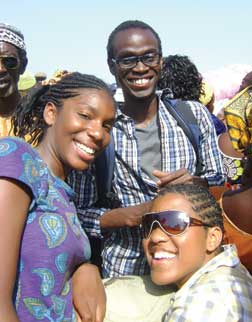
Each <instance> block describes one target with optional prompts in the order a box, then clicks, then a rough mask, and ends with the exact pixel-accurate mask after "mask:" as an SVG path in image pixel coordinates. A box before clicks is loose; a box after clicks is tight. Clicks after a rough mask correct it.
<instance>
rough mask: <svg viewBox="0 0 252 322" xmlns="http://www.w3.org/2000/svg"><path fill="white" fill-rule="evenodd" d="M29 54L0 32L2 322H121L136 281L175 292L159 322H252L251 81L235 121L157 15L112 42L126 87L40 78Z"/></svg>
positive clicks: (114, 66)
mask: <svg viewBox="0 0 252 322" xmlns="http://www.w3.org/2000/svg"><path fill="white" fill-rule="evenodd" d="M27 57H29V55H28V54H27V52H26V46H25V41H24V36H23V34H22V33H21V32H20V31H19V30H18V29H17V28H15V27H13V26H10V25H8V24H5V23H1V24H0V117H1V119H0V137H1V139H0V165H1V167H0V168H1V174H0V201H1V203H0V204H1V215H0V281H1V283H0V316H1V321H4V322H18V321H20V322H32V321H33V322H34V321H37V320H39V321H55V322H63V321H73V322H74V321H77V322H81V321H82V322H84V321H85V322H87V321H92V322H100V321H107V322H109V321H110V322H123V319H121V318H120V320H118V318H116V319H110V318H109V316H108V312H111V307H109V305H110V303H117V302H118V300H119V298H120V293H118V292H117V293H115V292H113V293H111V285H112V284H113V283H117V282H118V281H119V282H120V281H121V280H120V279H121V278H122V277H127V276H131V278H132V276H134V277H135V279H134V278H132V281H136V280H137V279H139V278H140V279H142V281H143V280H144V281H145V282H146V281H148V282H146V283H154V284H156V285H160V293H159V291H157V294H156V297H157V298H158V296H159V294H160V296H161V293H162V294H163V293H164V290H163V288H162V286H169V288H167V290H166V291H165V293H166V294H167V296H168V298H167V299H169V301H168V302H167V304H166V305H165V307H164V308H163V309H162V310H160V314H159V315H158V317H157V316H156V317H155V318H153V319H152V320H150V319H149V318H150V315H149V316H148V310H147V308H146V311H144V312H143V315H144V314H145V312H146V319H145V318H144V319H143V321H145V322H146V321H150V322H158V321H160V322H161V321H163V322H164V321H165V322H168V321H169V322H171V321H188V322H189V321H194V322H197V321H203V320H204V321H216V320H218V321H234V322H237V321H243V322H246V321H251V319H252V276H251V273H252V246H251V245H252V221H251V219H250V208H251V201H250V200H251V193H252V175H251V173H252V77H251V76H252V72H251V73H249V74H247V75H246V76H245V77H244V79H243V80H241V87H240V89H239V91H238V93H237V94H236V95H235V97H234V98H233V99H232V100H230V101H229V102H228V103H227V104H226V105H225V106H224V107H223V109H224V114H225V118H224V119H222V120H221V119H220V118H218V116H216V115H214V113H213V111H214V108H213V107H214V91H213V89H212V88H211V86H210V85H209V84H208V83H207V82H206V81H205V80H204V78H203V77H202V75H201V74H200V72H199V71H198V69H197V67H196V65H195V64H194V63H193V62H192V61H191V60H190V58H189V57H188V56H183V55H170V56H164V55H163V51H162V42H161V39H160V37H159V35H158V33H157V32H156V31H155V30H154V29H153V28H152V27H151V26H150V25H148V24H147V23H145V22H143V21H139V20H128V21H124V22H122V23H121V24H119V25H118V26H117V27H116V28H115V29H114V30H113V31H112V32H111V34H110V35H109V37H108V43H107V63H108V68H109V70H110V72H111V74H112V75H113V76H114V77H115V85H116V86H115V88H114V86H113V87H112V86H110V85H109V84H107V83H106V82H104V81H103V80H101V79H100V78H98V77H96V76H95V75H89V74H85V73H82V72H80V71H67V70H65V69H64V66H63V69H61V70H57V71H56V72H55V74H54V75H53V77H48V78H47V76H46V75H45V74H44V73H37V74H36V75H34V76H33V75H31V74H29V73H28V72H25V70H26V66H27V64H28V58H27ZM118 89H120V90H121V96H120V100H118V99H117V97H118V96H117V95H116V92H117V90H118ZM181 111H182V112H181ZM230 160H231V161H230ZM238 161H239V162H238ZM146 276H150V278H151V280H150V279H148V280H146ZM102 279H105V280H104V281H106V282H102ZM123 285H124V286H123ZM124 287H125V290H126V289H127V287H128V284H127V283H124V284H122V286H121V288H120V290H121V292H124V290H123V288H124ZM157 289H158V290H159V288H157ZM161 290H162V292H161ZM125 294H127V291H125ZM147 295H148V287H147V288H146V289H145V290H143V292H142V294H141V296H142V297H143V298H144V297H145V296H147ZM128 297H129V301H128V302H127V307H126V308H125V315H126V316H127V311H129V310H131V308H130V306H131V305H135V303H133V300H131V296H130V295H129V296H128ZM106 298H107V307H106ZM149 301H150V300H149ZM153 301H154V299H153ZM114 310H119V306H118V307H117V306H116V305H115V306H114ZM106 312H107V313H106ZM119 313H121V316H122V315H123V314H122V313H123V312H119ZM117 316H120V314H119V315H117ZM141 321H142V320H141ZM131 322H139V320H138V319H137V317H136V318H135V319H134V317H132V319H131Z"/></svg>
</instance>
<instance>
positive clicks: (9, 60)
mask: <svg viewBox="0 0 252 322" xmlns="http://www.w3.org/2000/svg"><path fill="white" fill-rule="evenodd" d="M0 60H1V62H2V64H3V65H4V67H5V68H6V69H16V68H18V65H19V61H18V59H17V58H16V57H14V56H0Z"/></svg>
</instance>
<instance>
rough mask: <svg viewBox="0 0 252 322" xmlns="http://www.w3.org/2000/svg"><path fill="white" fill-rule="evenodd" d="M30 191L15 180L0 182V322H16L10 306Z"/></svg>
mask: <svg viewBox="0 0 252 322" xmlns="http://www.w3.org/2000/svg"><path fill="white" fill-rule="evenodd" d="M30 202H31V194H30V191H29V190H28V189H27V188H26V187H25V186H24V185H22V184H21V183H19V182H18V181H15V180H11V179H6V178H3V177H1V178H0V281H1V282H0V317H1V321H2V322H16V321H19V320H18V317H17V315H16V311H15V308H14V305H13V302H12V293H13V288H14V284H15V280H16V271H17V264H18V260H19V250H20V243H21V236H22V232H23V228H24V224H25V221H26V218H27V212H28V209H29V205H30Z"/></svg>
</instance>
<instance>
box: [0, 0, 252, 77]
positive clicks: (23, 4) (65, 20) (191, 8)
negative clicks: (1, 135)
mask: <svg viewBox="0 0 252 322" xmlns="http://www.w3.org/2000/svg"><path fill="white" fill-rule="evenodd" d="M1 2H2V3H1V9H0V10H1V18H0V20H1V22H5V23H9V24H12V25H14V26H16V27H18V28H19V29H20V30H21V31H22V32H23V34H24V36H25V42H26V46H27V53H28V58H29V63H28V66H27V70H28V71H29V72H31V73H33V74H34V73H36V72H45V73H46V74H47V75H48V76H51V75H52V74H53V72H54V71H55V70H57V69H67V70H69V71H79V72H82V73H88V74H94V75H96V76H98V77H101V78H102V79H104V80H105V81H107V82H113V81H114V78H113V76H112V75H111V74H110V72H109V69H108V67H107V63H106V45H107V39H108V37H109V35H110V33H111V32H112V30H113V29H114V28H115V27H116V26H117V25H118V24H120V23H121V22H123V21H125V20H135V19H136V20H142V21H144V22H146V23H148V24H150V25H151V26H152V27H153V28H154V29H155V30H156V31H157V32H158V34H159V36H160V38H161V41H162V47H163V55H164V56H167V55H170V54H180V55H187V56H189V57H190V59H191V60H192V61H193V62H194V63H195V64H196V66H197V67H198V70H199V71H200V72H201V73H203V74H204V73H205V72H208V71H212V70H216V69H218V68H221V67H223V66H228V65H232V64H252V41H251V34H252V33H251V29H252V28H251V19H252V18H251V16H252V1H251V0H249V1H248V0H240V1H237V0H229V1H227V0H211V1H210V0H205V1H204V0H202V1H200V0H191V1H186V0H182V1H179V0H173V1H170V0H156V1H155V0H151V1H150V0H117V1H115V0H107V1H106V0H90V1H86V0H41V1H38V0H2V1H1Z"/></svg>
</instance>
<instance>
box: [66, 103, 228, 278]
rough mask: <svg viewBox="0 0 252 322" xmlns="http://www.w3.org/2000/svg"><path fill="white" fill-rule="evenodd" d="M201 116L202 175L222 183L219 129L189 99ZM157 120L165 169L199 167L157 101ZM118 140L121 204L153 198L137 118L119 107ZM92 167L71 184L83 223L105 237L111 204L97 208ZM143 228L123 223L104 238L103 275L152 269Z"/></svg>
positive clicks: (91, 232) (117, 176) (117, 174)
mask: <svg viewBox="0 0 252 322" xmlns="http://www.w3.org/2000/svg"><path fill="white" fill-rule="evenodd" d="M188 104H189V105H190V107H191V109H192V111H193V113H194V115H195V117H196V119H197V120H198V124H199V128H200V132H201V137H200V151H199V152H200V153H199V154H200V155H201V159H202V160H203V163H204V164H203V175H202V177H204V178H206V179H207V181H208V183H209V185H221V184H222V183H223V182H224V174H223V168H222V159H221V155H220V153H219V150H218V147H217V138H216V134H215V129H214V126H213V123H212V120H211V117H210V114H209V113H208V111H207V110H206V108H205V107H204V106H203V105H201V104H200V103H198V102H188ZM158 120H159V126H160V141H161V170H162V171H165V172H170V171H175V170H178V169H180V168H182V167H185V168H187V169H188V171H189V172H190V173H191V174H194V173H195V170H196V163H197V159H196V155H195V152H194V149H193V147H192V145H191V143H190V141H189V139H188V137H187V136H186V135H185V133H184V131H183V130H182V129H181V128H180V127H179V126H178V125H177V122H176V120H175V119H174V118H173V117H172V116H171V115H170V113H169V112H168V111H167V108H166V107H165V106H164V104H163V102H162V101H160V102H159V109H158ZM113 136H114V141H115V151H116V152H115V169H114V180H113V190H114V192H115V193H116V194H117V196H118V198H119V200H120V201H121V204H122V207H128V206H134V205H137V204H140V203H143V202H146V201H149V200H152V199H153V198H154V197H155V196H156V194H157V186H156V183H155V182H154V181H153V180H152V179H151V178H150V177H148V176H147V174H145V173H143V172H142V170H141V165H140V155H141V151H140V147H139V145H138V141H137V138H136V135H135V125H134V121H133V119H131V118H130V117H128V116H126V115H124V114H123V113H122V112H121V110H120V109H118V111H117V117H116V123H115V126H114V128H113ZM94 172H95V169H94V166H93V167H92V168H91V169H90V170H88V171H86V175H83V173H81V172H73V173H72V174H71V176H70V177H69V184H70V185H71V186H72V187H73V189H74V190H75V192H76V200H75V201H76V207H77V209H78V214H79V216H80V220H81V222H82V225H83V228H84V229H85V230H86V232H87V234H89V236H94V237H100V238H102V234H101V229H100V221H99V218H100V216H102V214H103V213H104V211H106V210H107V209H97V208H94V206H93V205H94V202H95V200H96V199H97V191H96V188H95V176H94ZM141 242H142V241H141V231H140V227H134V228H127V227H124V228H120V229H117V230H114V231H113V232H111V234H110V235H109V236H107V237H106V240H104V250H103V270H104V272H103V273H104V277H112V276H121V275H144V274H147V273H148V272H149V267H148V264H147V262H146V259H145V256H144V253H143V250H142V245H141Z"/></svg>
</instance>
